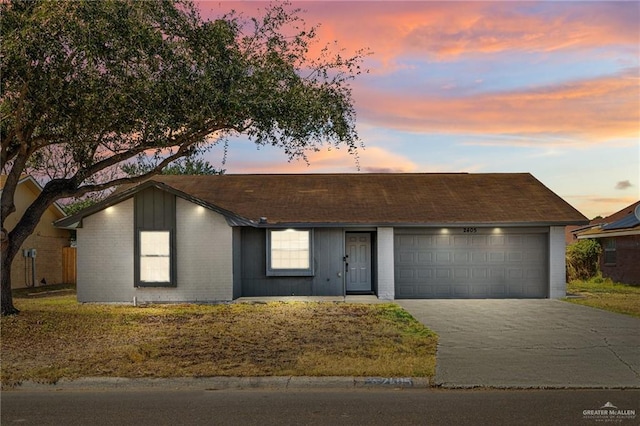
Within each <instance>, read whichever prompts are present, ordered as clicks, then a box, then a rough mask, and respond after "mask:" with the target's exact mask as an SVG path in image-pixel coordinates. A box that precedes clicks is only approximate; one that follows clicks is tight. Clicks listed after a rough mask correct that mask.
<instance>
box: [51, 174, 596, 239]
mask: <svg viewBox="0 0 640 426" xmlns="http://www.w3.org/2000/svg"><path fill="white" fill-rule="evenodd" d="M149 186H155V187H158V188H161V189H164V190H167V191H170V192H173V193H175V194H176V195H178V196H181V197H183V198H186V199H189V200H191V201H193V202H196V203H198V204H201V205H203V206H205V207H208V208H210V209H212V210H216V211H218V212H220V213H222V214H224V215H225V216H226V217H227V220H230V223H231V224H235V225H250V226H287V225H298V226H300V225H305V224H306V225H313V226H323V225H325V226H331V225H338V224H340V225H372V224H375V225H409V226H411V225H425V224H428V225H451V224H466V225H473V224H477V225H482V224H485V225H486V224H500V225H503V226H522V225H529V226H530V225H532V224H538V225H552V224H553V225H568V224H585V223H587V218H585V217H584V216H583V215H582V214H581V213H580V212H578V211H577V210H576V209H574V208H573V207H571V206H570V205H569V204H568V203H567V202H565V201H564V200H563V199H562V198H560V197H559V196H557V195H556V194H555V193H553V192H552V191H551V190H549V189H548V188H547V187H545V186H544V185H543V184H542V183H540V182H539V181H538V180H537V179H535V178H534V177H533V176H532V175H530V174H528V173H489V174H467V173H437V174H429V173H422V174H417V173H415V174H393V173H390V174H386V173H385V174H365V173H363V174H298V175H287V174H279V175H217V176H162V175H159V176H155V177H153V178H152V179H151V180H149V181H147V182H145V183H144V184H141V185H137V186H127V187H124V188H120V190H118V191H117V192H116V193H114V194H113V195H112V196H111V197H109V198H107V199H105V200H104V201H103V202H102V203H100V204H98V205H96V206H93V207H90V208H88V209H86V210H83V211H81V212H79V213H78V214H76V215H73V216H71V217H69V218H67V219H64V220H63V221H59V223H58V225H59V226H73V224H75V223H79V222H80V221H81V220H82V218H83V217H86V216H88V215H90V214H93V213H95V212H97V211H99V210H101V209H104V208H106V207H108V206H110V205H113V204H117V203H119V202H121V201H123V200H124V199H126V198H130V197H132V196H133V195H134V194H135V193H136V192H138V191H140V190H142V189H145V188H148V187H149Z"/></svg>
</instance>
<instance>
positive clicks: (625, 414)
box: [582, 402, 636, 422]
mask: <svg viewBox="0 0 640 426" xmlns="http://www.w3.org/2000/svg"><path fill="white" fill-rule="evenodd" d="M582 417H583V418H584V419H588V420H596V421H600V422H620V421H623V420H633V419H635V418H636V410H622V409H619V408H618V407H616V406H615V405H613V404H612V403H610V402H607V403H606V404H604V405H603V406H602V407H600V408H599V409H597V410H583V411H582Z"/></svg>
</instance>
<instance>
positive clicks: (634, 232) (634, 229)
mask: <svg viewBox="0 0 640 426" xmlns="http://www.w3.org/2000/svg"><path fill="white" fill-rule="evenodd" d="M591 225H592V226H590V227H589V228H586V229H582V230H578V231H577V232H576V233H575V235H576V237H577V238H578V239H585V238H595V239H597V240H598V241H600V244H601V246H602V254H601V255H600V260H599V262H600V270H601V271H602V275H603V276H604V277H608V278H611V279H612V280H614V281H617V282H621V283H625V284H635V285H640V201H636V202H635V203H633V204H631V205H630V206H627V207H625V208H624V209H622V210H620V211H618V212H616V213H614V214H612V215H611V216H608V217H605V218H603V219H598V220H597V221H594V222H593V223H592V224H591Z"/></svg>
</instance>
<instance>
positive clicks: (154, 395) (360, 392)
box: [1, 389, 640, 426]
mask: <svg viewBox="0 0 640 426" xmlns="http://www.w3.org/2000/svg"><path fill="white" fill-rule="evenodd" d="M613 407H615V408H613ZM1 408H2V414H1V419H2V421H1V423H2V425H7V426H9V425H39V426H47V425H55V426H58V425H66V426H74V425H78V426H80V425H82V426H84V425H95V426H102V425H135V426H147V425H154V426H160V425H243V426H249V425H460V426H464V425H496V426H499V425H510V426H511V425H583V424H584V425H589V424H594V425H596V424H602V423H603V422H605V421H606V422H607V423H615V424H620V425H637V424H638V420H639V419H640V417H638V414H640V390H629V389H627V390H585V389H580V390H495V389H494V390H443V389H351V390H344V389H320V390H318V389H297V390H282V389H273V390H269V389H258V390H202V389H200V390H195V389H184V390H171V391H163V390H156V389H152V390H149V389H137V390H135V389H129V390H117V389H112V390H108V391H105V390H83V391H67V390H57V391H56V390H49V391H24V390H14V391H8V392H3V393H2V407H1Z"/></svg>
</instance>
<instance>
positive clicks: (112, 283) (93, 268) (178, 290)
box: [77, 198, 233, 303]
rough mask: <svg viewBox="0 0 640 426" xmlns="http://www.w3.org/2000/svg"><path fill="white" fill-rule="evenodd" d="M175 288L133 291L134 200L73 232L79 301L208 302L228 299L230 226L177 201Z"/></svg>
mask: <svg viewBox="0 0 640 426" xmlns="http://www.w3.org/2000/svg"><path fill="white" fill-rule="evenodd" d="M175 206H176V207H175V209H176V213H175V214H176V218H177V220H176V230H175V234H176V273H177V285H176V287H168V288H160V287H147V288H135V287H134V234H135V226H134V223H135V221H134V201H133V199H128V200H125V201H123V202H121V203H119V204H116V205H114V206H112V207H110V208H108V209H105V210H102V211H99V212H97V213H95V214H93V215H91V216H88V217H86V218H84V220H83V226H82V228H79V229H78V235H77V241H78V292H77V293H78V301H80V302H132V301H133V298H134V297H136V298H137V301H138V302H141V303H142V302H198V301H202V302H210V301H226V300H231V299H232V298H233V244H232V228H231V227H230V226H229V225H228V224H227V222H226V220H225V218H224V217H223V216H222V215H220V214H218V213H216V212H213V211H211V210H207V209H205V208H203V207H200V206H198V205H196V204H193V203H191V202H189V201H186V200H183V199H181V198H177V199H176V203H175Z"/></svg>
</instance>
